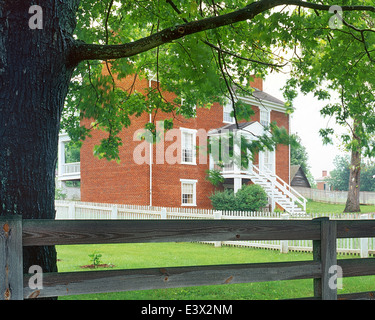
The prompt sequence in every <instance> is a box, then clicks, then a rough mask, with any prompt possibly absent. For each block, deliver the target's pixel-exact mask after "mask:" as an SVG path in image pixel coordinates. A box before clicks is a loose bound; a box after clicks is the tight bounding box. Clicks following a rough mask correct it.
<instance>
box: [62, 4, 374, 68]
mask: <svg viewBox="0 0 375 320" xmlns="http://www.w3.org/2000/svg"><path fill="white" fill-rule="evenodd" d="M280 5H294V6H298V7H303V8H309V9H314V10H320V11H328V10H329V9H330V7H331V6H330V5H322V4H317V3H309V2H305V1H302V0H261V1H256V2H253V3H251V4H249V5H247V6H246V7H244V8H242V9H239V10H236V11H233V12H230V13H227V14H224V15H219V16H214V17H209V18H205V19H202V20H197V21H191V22H189V23H185V24H181V25H177V26H173V27H170V28H167V29H164V30H161V31H160V32H157V33H155V34H152V35H150V36H148V37H144V38H142V39H139V40H136V41H134V42H130V43H125V44H122V45H98V44H87V43H84V42H82V41H75V45H74V47H73V48H72V50H71V52H70V54H69V56H68V61H69V63H71V64H74V63H79V62H80V61H83V60H97V59H99V60H105V59H118V58H125V57H131V56H134V55H137V54H139V53H142V52H145V51H149V50H151V49H153V48H156V47H158V46H160V45H163V44H165V43H169V42H172V41H174V40H177V39H180V38H182V37H184V36H187V35H190V34H194V33H198V32H201V31H205V30H210V29H215V28H219V27H223V26H227V25H230V24H233V23H237V22H240V21H245V20H251V19H253V18H254V17H255V16H257V15H258V14H260V13H262V12H265V11H267V10H269V9H272V8H274V7H277V6H280ZM341 9H342V10H343V11H371V12H375V7H374V6H361V5H354V6H341Z"/></svg>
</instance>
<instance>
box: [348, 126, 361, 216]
mask: <svg viewBox="0 0 375 320" xmlns="http://www.w3.org/2000/svg"><path fill="white" fill-rule="evenodd" d="M357 125H358V124H357V122H356V121H354V126H353V131H354V133H353V140H356V141H357V142H358V143H357V145H360V141H359V140H360V138H359V137H358V136H356V134H355V130H356V127H357ZM360 177H361V150H360V148H359V150H358V148H355V149H352V151H351V161H350V174H349V190H348V198H347V200H346V205H345V209H344V212H360V211H361V208H360V205H359V190H360V183H361V179H360Z"/></svg>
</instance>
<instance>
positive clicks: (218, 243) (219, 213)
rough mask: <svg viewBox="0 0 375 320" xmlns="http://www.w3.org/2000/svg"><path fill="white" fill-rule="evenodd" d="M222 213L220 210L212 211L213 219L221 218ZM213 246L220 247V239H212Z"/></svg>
mask: <svg viewBox="0 0 375 320" xmlns="http://www.w3.org/2000/svg"><path fill="white" fill-rule="evenodd" d="M222 215H223V212H222V211H214V219H215V220H221V217H222ZM214 247H215V248H220V247H221V241H214Z"/></svg>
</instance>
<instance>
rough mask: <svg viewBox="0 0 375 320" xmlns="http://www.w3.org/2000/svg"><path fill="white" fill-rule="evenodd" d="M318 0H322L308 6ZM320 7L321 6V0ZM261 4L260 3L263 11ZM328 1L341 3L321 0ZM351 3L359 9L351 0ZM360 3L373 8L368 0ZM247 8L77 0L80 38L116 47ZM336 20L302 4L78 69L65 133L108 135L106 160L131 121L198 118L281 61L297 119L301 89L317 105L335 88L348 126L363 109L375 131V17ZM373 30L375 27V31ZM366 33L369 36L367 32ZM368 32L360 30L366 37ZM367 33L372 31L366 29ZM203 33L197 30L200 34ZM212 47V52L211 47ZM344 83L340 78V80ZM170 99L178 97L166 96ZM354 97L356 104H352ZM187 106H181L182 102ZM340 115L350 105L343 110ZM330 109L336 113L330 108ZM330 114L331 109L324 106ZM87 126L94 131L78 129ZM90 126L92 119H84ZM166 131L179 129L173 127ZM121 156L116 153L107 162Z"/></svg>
mask: <svg viewBox="0 0 375 320" xmlns="http://www.w3.org/2000/svg"><path fill="white" fill-rule="evenodd" d="M309 2H311V3H318V2H317V1H315V0H312V1H309ZM319 3H320V2H319ZM261 4H263V3H261V2H260V5H261ZM324 4H328V5H332V4H336V3H334V1H331V0H329V1H324ZM345 4H347V5H350V4H356V5H357V4H358V1H354V0H348V1H345ZM359 4H368V1H365V0H361V1H359ZM248 5H249V3H248V1H241V0H236V1H229V0H223V1H220V2H216V1H208V0H202V1H188V0H182V1H178V2H177V1H143V2H142V1H141V2H140V1H135V2H134V1H112V0H102V1H88V0H83V1H81V2H80V7H79V10H78V13H77V28H76V31H75V35H74V36H75V38H76V39H79V40H81V41H84V42H86V43H91V44H101V45H106V44H108V45H114V44H126V43H134V42H135V41H136V40H139V39H143V38H147V37H148V36H150V35H154V34H156V33H157V32H160V31H161V30H165V29H167V28H171V27H174V26H176V25H180V24H184V23H186V21H187V22H192V21H201V20H202V19H205V18H210V17H220V16H223V15H225V14H227V13H233V12H236V11H238V10H241V9H243V8H245V7H246V6H248ZM331 17H332V14H331V13H329V12H326V11H322V10H319V11H318V10H315V11H314V10H310V9H303V8H298V7H296V6H285V7H281V6H279V7H276V8H275V9H272V10H266V11H264V12H262V13H260V14H257V15H255V16H254V17H253V18H252V19H248V20H245V21H242V22H238V23H232V24H229V25H227V26H223V27H220V28H215V26H214V25H212V28H209V29H207V30H206V31H204V32H197V33H194V34H191V35H188V36H184V37H182V38H179V39H178V40H175V41H173V42H170V43H167V44H164V45H162V46H159V47H157V48H156V49H152V50H148V51H145V52H143V53H141V54H138V55H134V56H132V57H130V58H126V59H117V60H115V61H90V62H83V63H81V64H80V65H79V66H78V68H77V69H76V71H75V74H74V78H73V80H72V83H71V87H70V91H69V95H68V99H67V103H66V108H65V110H64V115H63V118H62V128H64V129H66V130H67V131H68V132H69V134H70V135H71V137H72V138H73V139H84V138H85V137H86V136H87V135H89V134H90V131H91V130H93V129H100V130H102V131H105V132H106V133H107V135H108V139H105V140H103V143H104V145H105V146H103V147H102V148H100V147H98V148H97V150H96V153H97V154H98V155H100V156H104V155H105V153H106V152H107V151H106V150H108V152H109V148H110V147H111V146H113V147H116V146H117V147H118V146H120V141H119V139H117V138H115V137H117V136H118V134H119V132H121V130H122V129H123V128H126V127H128V126H129V125H130V123H131V119H132V118H133V117H140V116H141V115H142V114H145V113H149V114H153V115H154V114H155V113H157V112H159V111H163V112H165V113H169V114H171V116H170V117H168V118H170V119H172V118H173V117H174V115H182V116H184V117H186V118H191V117H193V116H194V115H195V112H196V108H202V107H209V106H210V105H211V104H212V103H213V102H219V103H221V104H223V102H224V101H225V100H227V99H231V98H232V96H233V95H234V96H236V95H248V94H249V88H248V86H247V85H248V79H249V78H250V76H251V75H253V74H257V75H259V76H263V77H264V76H266V75H267V74H268V73H270V72H272V71H273V70H275V69H279V68H278V67H277V65H278V64H284V63H286V62H288V60H287V52H288V51H291V52H294V53H295V54H294V55H293V57H292V58H291V59H290V64H291V65H292V66H293V67H294V70H293V72H292V76H293V78H294V79H293V78H292V80H291V81H290V82H289V83H288V85H287V87H286V88H285V89H286V90H285V97H286V99H287V101H286V107H287V110H288V112H292V102H293V99H294V98H295V97H296V92H297V91H296V89H297V87H299V88H300V89H301V90H302V92H304V93H307V92H313V93H314V94H315V96H316V97H318V99H320V100H323V99H329V98H330V95H329V90H330V89H333V90H336V91H337V92H340V90H341V91H342V92H345V94H342V95H341V98H342V101H343V106H345V111H340V112H336V111H335V112H334V116H336V114H337V115H338V118H337V119H339V120H338V121H341V122H345V121H347V119H349V118H353V115H356V114H359V110H361V112H362V113H363V111H364V113H365V114H367V117H366V119H365V121H366V124H365V128H366V129H367V130H370V129H371V128H373V127H375V124H374V122H373V121H372V120H371V121H367V119H372V118H373V117H372V116H371V115H369V114H370V109H369V108H367V110H364V109H363V107H360V106H359V104H358V103H356V104H355V103H354V102H353V101H354V99H356V100H357V102H358V100H359V98H358V96H359V95H358V92H359V94H360V96H361V105H362V106H364V105H366V106H368V105H370V101H371V99H372V98H371V96H370V95H372V93H373V83H374V79H373V78H374V77H375V76H374V74H375V73H374V72H370V70H371V68H372V67H373V61H374V52H375V51H374V50H375V44H374V43H375V32H373V31H372V29H373V15H372V13H371V14H370V13H363V12H361V11H350V12H349V11H347V12H345V13H344V19H345V21H347V24H346V25H345V26H344V28H343V29H335V30H333V29H330V28H329V20H330V18H331ZM371 28H372V29H371ZM367 29H368V30H367ZM361 30H362V31H361ZM363 30H365V31H363ZM197 31H199V30H197ZM208 43H210V44H212V45H213V46H214V47H212V46H209V45H208ZM130 77H136V79H135V80H137V81H138V80H142V81H147V80H149V79H151V78H153V79H154V80H158V82H159V86H158V88H155V87H154V88H152V89H151V88H150V90H138V89H137V90H138V91H137V90H136V86H135V85H133V84H132V82H131V81H130V82H129V83H127V85H126V86H124V87H121V88H119V87H117V85H114V84H117V81H119V80H126V79H128V78H130ZM337 79H340V81H339V82H338V81H336V80H337ZM166 92H169V93H171V92H173V93H174V94H176V98H175V99H174V100H173V101H172V100H171V99H166V98H165V96H164V93H166ZM355 97H357V98H355ZM181 99H183V101H184V103H183V104H181ZM341 109H343V108H341ZM331 111H333V110H331ZM324 112H327V115H328V112H329V109H328V108H327V109H326V110H325V111H324ZM251 115H252V111H251V110H250V108H248V107H246V106H244V105H242V104H241V103H238V105H236V116H237V117H238V119H249V118H250V117H251ZM85 118H88V119H90V123H92V124H93V125H92V126H90V127H87V126H86V127H83V125H82V126H80V124H79V121H82V120H84V119H85ZM85 123H87V121H86V122H85ZM167 126H170V127H171V126H172V124H171V123H169V122H168V123H167ZM117 154H118V153H116V152H109V154H108V156H109V158H111V159H112V158H113V157H116V156H117Z"/></svg>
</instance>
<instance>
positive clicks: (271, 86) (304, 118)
mask: <svg viewBox="0 0 375 320" xmlns="http://www.w3.org/2000/svg"><path fill="white" fill-rule="evenodd" d="M286 80H287V76H286V75H284V74H275V73H273V74H271V75H269V76H268V77H267V78H266V80H265V82H264V84H263V91H265V92H267V93H269V94H271V95H273V96H274V97H276V98H278V99H280V100H283V101H284V100H285V99H284V98H283V95H282V91H281V88H282V87H283V86H284V84H285V82H286ZM326 103H327V102H322V101H318V100H317V98H314V97H313V95H307V96H305V95H303V94H302V93H300V94H299V95H298V97H297V98H296V99H295V101H294V107H295V111H294V113H293V114H292V116H291V132H292V133H298V135H299V136H300V138H301V142H302V145H304V146H305V147H306V150H307V152H308V156H309V161H308V163H309V165H310V167H311V173H312V175H313V176H314V177H315V178H318V177H321V176H322V171H323V170H327V171H328V172H329V171H331V170H333V168H334V167H333V159H334V158H335V156H336V155H337V154H343V152H342V151H341V150H340V146H339V142H338V140H337V141H336V142H335V144H334V145H329V146H324V145H323V143H322V138H321V137H320V136H319V129H321V128H325V127H327V124H328V125H329V126H330V127H334V126H333V125H334V119H332V120H330V121H329V119H328V118H324V117H322V116H321V115H320V113H319V110H320V109H321V108H322V107H323V106H324V105H326ZM335 129H336V130H337V132H339V131H342V130H344V129H343V128H341V127H337V126H335Z"/></svg>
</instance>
